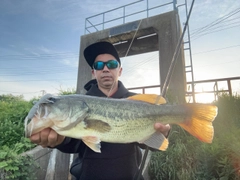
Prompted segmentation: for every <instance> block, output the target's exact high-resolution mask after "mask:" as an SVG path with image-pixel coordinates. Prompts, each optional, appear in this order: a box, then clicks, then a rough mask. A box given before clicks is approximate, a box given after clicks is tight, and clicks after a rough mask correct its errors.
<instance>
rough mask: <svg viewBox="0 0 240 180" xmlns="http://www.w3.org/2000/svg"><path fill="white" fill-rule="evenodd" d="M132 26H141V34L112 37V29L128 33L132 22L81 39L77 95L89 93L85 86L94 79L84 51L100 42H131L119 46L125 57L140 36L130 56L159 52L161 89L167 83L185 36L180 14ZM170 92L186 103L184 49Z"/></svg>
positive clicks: (133, 32) (147, 19) (131, 33)
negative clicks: (177, 47) (180, 43)
mask: <svg viewBox="0 0 240 180" xmlns="http://www.w3.org/2000/svg"><path fill="white" fill-rule="evenodd" d="M132 23H133V24H134V25H136V24H138V25H139V29H138V30H137V33H136V31H135V30H134V31H127V32H123V33H122V34H115V35H112V34H111V32H112V31H111V29H113V28H115V29H120V31H124V29H127V28H125V27H130V26H131V23H127V24H123V25H121V26H116V27H113V28H110V29H105V30H102V31H98V32H95V33H92V34H87V35H84V36H81V45H80V55H79V69H78V80H77V93H81V94H82V93H85V90H84V85H85V83H86V82H88V81H89V80H90V79H91V78H92V76H91V69H90V67H89V66H88V65H87V63H86V61H85V58H84V56H83V51H84V49H85V48H86V47H87V46H88V45H90V44H92V43H94V42H98V41H109V42H111V43H113V44H114V43H118V42H123V41H127V43H122V44H119V45H115V47H116V49H117V51H118V52H119V55H120V57H123V56H125V54H126V52H127V50H128V49H129V46H130V44H131V41H132V38H133V37H134V35H136V36H135V39H134V40H133V43H132V45H131V47H130V49H129V53H128V55H135V54H141V53H146V52H152V51H159V69H160V73H159V74H160V82H159V84H161V86H162V85H163V84H164V82H165V79H166V76H167V72H168V69H169V66H170V63H171V60H172V57H173V54H174V51H175V48H176V46H177V43H178V40H179V37H180V35H181V28H180V24H179V17H178V14H177V12H175V11H171V12H168V13H164V14H161V15H157V16H153V17H150V18H146V19H143V20H141V21H136V22H132ZM135 29H136V28H135ZM135 33H136V34H135ZM153 33H155V34H156V35H154V36H150V37H148V38H139V37H142V36H146V35H149V34H153ZM123 73H124V72H123ZM169 92H170V94H171V96H172V97H173V99H174V101H175V102H184V101H185V92H186V77H185V62H184V51H183V48H181V51H180V55H179V58H178V62H177V64H176V68H175V69H174V73H173V76H172V80H171V83H170V86H169Z"/></svg>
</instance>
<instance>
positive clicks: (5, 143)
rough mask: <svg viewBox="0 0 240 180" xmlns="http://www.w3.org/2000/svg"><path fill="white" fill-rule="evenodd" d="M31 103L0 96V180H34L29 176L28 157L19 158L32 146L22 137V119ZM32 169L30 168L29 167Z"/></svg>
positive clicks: (29, 160) (21, 98)
mask: <svg viewBox="0 0 240 180" xmlns="http://www.w3.org/2000/svg"><path fill="white" fill-rule="evenodd" d="M31 106H32V101H31V102H27V101H24V100H23V97H22V96H12V95H1V96H0V112H1V113H0V179H1V180H5V179H11V180H14V179H18V180H21V179H24V180H25V179H26V180H27V179H29V180H30V179H31V180H32V179H34V178H33V177H31V176H30V171H31V168H29V167H30V166H29V165H30V164H31V165H32V164H33V161H31V158H30V157H26V156H20V154H21V153H23V152H25V151H27V150H29V149H31V148H32V147H33V144H32V143H30V141H29V140H28V139H27V138H25V137H24V123H23V122H24V118H25V117H26V116H27V113H28V111H29V109H30V108H31ZM31 167H32V166H31Z"/></svg>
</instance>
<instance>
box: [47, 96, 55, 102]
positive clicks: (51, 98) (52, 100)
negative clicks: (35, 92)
mask: <svg viewBox="0 0 240 180" xmlns="http://www.w3.org/2000/svg"><path fill="white" fill-rule="evenodd" d="M47 100H48V101H49V102H51V103H54V102H55V101H56V98H54V97H49V98H48V99H47Z"/></svg>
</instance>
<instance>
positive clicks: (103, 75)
mask: <svg viewBox="0 0 240 180" xmlns="http://www.w3.org/2000/svg"><path fill="white" fill-rule="evenodd" d="M109 60H116V58H115V57H114V56H112V55H110V54H100V55H98V56H97V57H96V59H95V62H98V61H102V62H107V61H109ZM119 66H120V65H119ZM119 66H118V67H117V68H115V69H109V68H108V67H107V66H106V65H105V66H104V67H103V69H102V70H95V69H93V70H92V74H93V75H94V77H95V78H96V80H97V82H98V86H100V87H102V88H105V89H109V88H111V87H112V85H113V83H114V82H116V81H118V77H119V76H120V75H121V73H122V68H121V67H119Z"/></svg>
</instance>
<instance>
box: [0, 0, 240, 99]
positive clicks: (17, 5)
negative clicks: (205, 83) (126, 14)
mask: <svg viewBox="0 0 240 180" xmlns="http://www.w3.org/2000/svg"><path fill="white" fill-rule="evenodd" d="M135 1H136V0H122V1H115V0H104V3H103V1H97V0H95V1H94V0H80V1H79V0H61V1H58V0H42V1H31V0H21V1H20V0H1V1H0V94H9V93H11V94H14V95H19V94H23V95H24V96H25V97H26V98H27V99H29V98H30V97H33V96H38V95H41V91H42V90H44V91H46V92H48V93H58V92H59V89H67V88H75V87H76V83H77V66H78V57H79V47H80V37H81V36H82V35H84V28H85V19H86V18H87V17H90V16H93V15H96V14H99V13H102V12H105V11H108V10H111V9H114V8H117V7H120V6H123V5H127V4H129V3H132V2H135ZM148 1H149V4H150V6H155V5H157V3H159V1H157V0H148ZM165 2H169V1H166V0H163V1H161V2H160V3H165ZM181 2H183V0H182V1H181V0H178V3H179V4H181ZM190 3H191V1H188V4H189V5H190ZM145 8H146V0H143V1H142V2H141V3H139V5H138V6H134V7H131V8H129V9H127V10H126V11H134V10H141V9H145ZM165 11H167V9H165ZM179 12H180V15H181V21H182V22H184V16H183V15H182V13H183V12H182V10H180V11H179ZM154 13H156V12H152V15H154ZM231 13H233V14H231ZM117 14H118V12H117V13H116V14H114V13H113V14H109V15H108V16H109V17H107V18H111V16H112V17H114V16H115V15H117ZM150 15H151V14H150ZM227 15H229V16H230V15H231V16H230V17H228V18H227ZM135 18H136V17H135ZM137 18H145V17H141V16H138V17H137ZM137 18H136V19H137ZM221 18H223V20H222V21H219V22H218V21H217V20H221ZM224 18H226V19H225V20H224ZM129 21H130V20H129ZM212 22H215V25H213V24H212V26H211V28H209V29H208V30H207V29H205V30H204V29H202V30H203V31H202V32H201V31H200V30H201V28H203V27H205V26H207V25H209V24H210V23H212ZM239 31H240V1H239V0H222V1H219V0H201V1H196V2H195V5H194V9H193V12H192V15H191V19H190V32H191V35H192V36H191V39H192V41H191V43H192V54H193V66H194V77H195V80H205V79H213V78H225V77H234V76H240V71H239V69H240V55H239V51H240V33H239ZM194 33H195V34H194ZM186 56H187V55H186ZM125 59H131V61H129V60H125ZM157 59H158V53H156V52H155V53H150V54H146V55H140V56H137V57H136V56H135V57H128V58H123V60H122V61H123V76H122V77H121V78H120V80H122V81H123V82H124V84H125V85H126V87H138V86H146V85H157V84H159V77H158V76H159V75H158V68H156V67H157V66H158V65H157ZM136 60H137V61H138V64H139V65H138V67H137V68H135V69H133V68H131V67H133V66H135V65H136V63H137V62H136ZM127 62H128V63H127ZM153 77H156V78H153ZM234 86H235V87H236V91H239V89H240V82H239V81H238V82H236V83H235V85H234Z"/></svg>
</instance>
